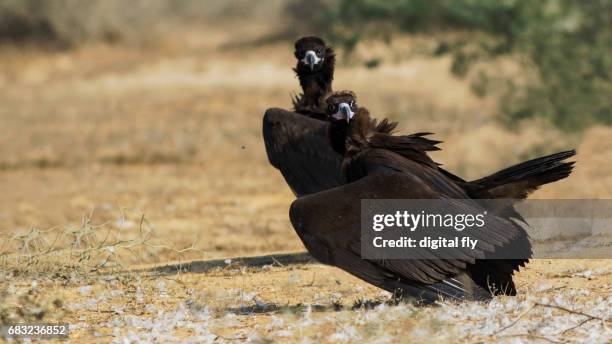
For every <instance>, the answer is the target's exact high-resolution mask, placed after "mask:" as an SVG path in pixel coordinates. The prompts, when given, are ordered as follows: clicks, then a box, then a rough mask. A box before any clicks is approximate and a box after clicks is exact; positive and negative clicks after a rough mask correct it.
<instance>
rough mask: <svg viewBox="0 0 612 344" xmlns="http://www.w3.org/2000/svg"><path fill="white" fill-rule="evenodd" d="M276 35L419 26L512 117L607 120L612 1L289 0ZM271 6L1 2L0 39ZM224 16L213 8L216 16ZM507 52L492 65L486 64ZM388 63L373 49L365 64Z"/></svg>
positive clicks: (97, 30) (145, 37)
mask: <svg viewBox="0 0 612 344" xmlns="http://www.w3.org/2000/svg"><path fill="white" fill-rule="evenodd" d="M272 3H273V4H274V6H276V7H282V9H281V10H282V11H283V12H284V13H285V17H286V21H287V23H286V27H285V28H284V29H283V30H282V31H283V32H279V35H278V37H294V36H295V35H297V34H302V33H316V34H320V35H323V36H324V37H326V38H329V39H330V40H332V41H333V42H334V43H335V44H337V45H339V46H341V47H342V48H343V50H344V52H345V53H347V54H348V55H349V56H350V54H351V53H352V52H353V51H354V50H355V49H356V47H357V46H358V45H359V44H363V42H364V40H372V39H374V40H382V41H384V42H389V41H390V39H391V37H392V36H393V35H394V34H398V33H404V34H405V33H408V34H412V35H427V36H429V37H433V38H434V39H435V42H436V43H435V44H434V45H429V46H427V47H426V48H423V47H420V48H419V49H420V50H419V52H420V53H425V54H429V55H433V56H440V55H451V56H452V58H453V63H452V67H451V72H452V73H453V74H454V75H456V76H457V77H459V78H468V80H469V81H470V83H471V86H472V90H473V91H474V92H475V94H477V95H479V96H483V97H484V96H496V97H498V98H499V99H500V102H499V109H498V115H499V116H498V118H500V119H501V120H502V121H503V122H505V123H506V124H508V125H509V126H510V127H512V126H515V125H516V124H517V123H518V122H520V121H521V120H523V119H526V118H543V119H546V120H548V121H551V122H552V123H554V124H555V125H556V126H558V127H559V128H561V129H563V130H566V131H580V130H582V129H584V128H585V127H588V126H590V125H592V124H595V123H600V124H612V96H611V95H612V79H611V77H612V75H611V74H612V1H610V0H587V1H573V0H541V1H532V0H500V1H489V0H387V1H376V0H293V1H288V2H283V1H275V2H272ZM269 10H270V6H269V4H267V5H266V6H259V5H258V3H257V2H250V1H241V0H239V1H231V2H226V1H193V0H186V1H181V0H134V1H130V2H129V3H126V2H125V1H121V0H89V1H80V0H48V1H45V0H0V42H2V43H4V44H7V43H8V44H31V43H35V44H38V45H43V46H46V47H49V48H59V49H69V48H71V47H74V46H76V45H79V44H82V43H84V42H90V41H106V42H111V43H112V42H118V41H129V40H133V41H137V42H139V43H143V42H144V43H147V42H148V41H150V40H154V39H155V37H157V35H159V34H163V32H164V29H165V28H166V27H167V26H169V25H176V24H185V25H189V24H191V23H194V22H197V21H213V20H218V18H227V17H228V16H245V17H247V16H250V17H252V16H254V15H255V16H256V15H259V16H265V15H266V11H269ZM220 13H222V14H223V15H222V16H220V15H219V14H220ZM508 58H511V59H512V61H513V63H515V64H516V68H517V71H516V72H513V73H509V74H506V75H500V74H499V73H497V71H496V70H493V71H491V70H490V69H487V68H486V66H487V65H486V62H490V61H492V60H500V59H508ZM380 63H384V61H382V60H380V59H378V58H374V59H371V60H368V61H365V63H364V64H365V66H366V67H368V68H375V67H377V66H378V65H379V64H380Z"/></svg>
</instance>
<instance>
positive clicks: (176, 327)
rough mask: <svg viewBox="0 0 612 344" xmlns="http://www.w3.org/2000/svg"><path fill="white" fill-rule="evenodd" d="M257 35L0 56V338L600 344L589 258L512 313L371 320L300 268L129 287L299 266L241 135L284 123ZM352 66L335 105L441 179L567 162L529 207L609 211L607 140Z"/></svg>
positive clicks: (529, 278)
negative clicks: (440, 172)
mask: <svg viewBox="0 0 612 344" xmlns="http://www.w3.org/2000/svg"><path fill="white" fill-rule="evenodd" d="M109 6H110V5H109ZM267 24H268V22H262V21H261V20H252V22H250V23H249V25H244V23H243V24H242V25H237V24H236V23H235V22H231V21H227V22H224V23H217V24H215V25H207V24H206V23H199V24H197V25H194V26H192V27H190V28H189V29H188V30H184V31H181V30H180V29H178V28H175V30H178V31H176V32H175V33H174V34H173V35H172V36H173V37H180V38H181V39H180V40H178V39H161V40H159V41H157V42H156V44H154V45H148V46H139V45H131V44H127V43H113V44H109V43H99V42H98V43H90V44H85V45H83V46H78V47H75V48H74V49H72V50H66V51H57V50H55V51H40V50H38V49H32V48H15V47H12V48H9V47H7V48H6V49H3V50H2V51H0V103H1V104H2V107H1V108H0V127H1V128H3V135H2V136H0V190H1V191H2V195H1V196H0V238H1V239H0V240H1V241H0V321H1V322H3V323H8V322H16V321H33V320H41V321H46V322H69V323H70V324H72V327H71V337H70V340H71V341H97V342H108V341H115V342H121V341H124V340H128V341H150V340H157V341H160V342H168V341H175V340H178V339H182V340H184V341H186V342H221V343H223V342H245V341H251V342H262V343H263V342H270V341H278V342H296V341H302V339H304V342H321V341H323V342H347V343H350V342H364V341H365V342H381V343H382V342H389V343H393V342H398V341H400V342H401V341H414V342H425V341H427V342H439V343H446V342H449V341H455V342H470V343H471V342H495V341H499V342H508V343H511V342H512V343H519V342H542V343H544V342H546V343H547V342H559V343H563V342H574V341H576V342H584V343H597V342H600V343H606V342H608V341H609V340H610V335H611V334H610V320H609V319H610V316H611V313H610V310H611V309H612V298H611V296H610V291H611V281H612V279H611V278H612V277H611V276H612V275H611V273H612V263H611V262H610V261H609V260H605V259H602V260H536V261H534V262H533V263H532V264H530V265H528V266H527V268H526V269H525V270H523V271H522V272H520V273H519V274H518V276H517V286H518V289H519V292H520V293H521V295H520V296H518V297H516V298H510V297H500V298H496V299H495V300H494V301H493V302H492V303H489V304H480V303H465V304H452V303H448V302H442V303H441V306H440V307H426V308H416V307H413V306H410V305H393V304H390V296H389V295H388V294H387V293H384V292H381V291H380V290H378V289H376V288H374V287H372V286H369V285H367V284H364V283H363V282H361V281H359V280H357V279H355V278H353V277H351V276H349V275H347V274H345V273H343V272H341V271H340V270H337V269H334V268H331V267H326V266H322V265H318V264H298V265H281V264H271V265H268V266H264V267H255V268H249V267H242V266H240V265H238V264H234V263H232V262H231V261H228V266H227V267H224V268H216V269H213V270H211V271H207V272H205V273H189V272H181V273H177V274H169V275H160V274H156V273H154V272H135V270H137V269H149V268H151V267H153V266H159V265H164V264H168V263H178V262H185V261H189V260H206V259H214V258H225V257H236V256H246V255H257V254H268V253H274V252H297V251H301V250H303V247H302V245H301V243H300V241H299V239H298V238H297V236H296V235H295V234H294V232H293V230H292V229H291V225H290V223H289V221H288V218H287V211H288V207H289V204H290V202H291V201H292V199H293V195H292V194H291V192H290V191H289V189H288V187H287V186H286V185H285V183H284V181H283V180H282V177H281V176H280V174H279V173H278V172H277V171H275V170H274V169H273V168H272V167H270V166H269V165H268V162H267V158H266V156H265V151H264V147H263V143H262V139H261V134H260V129H261V117H262V114H263V111H264V110H265V109H266V108H268V107H271V106H281V107H288V106H289V102H290V92H291V91H292V90H297V88H298V85H297V81H296V79H295V78H294V76H293V74H292V72H291V66H292V64H293V56H292V51H291V48H290V47H291V43H290V42H289V41H280V42H276V43H267V44H246V43H247V42H261V38H262V37H270V35H273V34H274V33H276V32H277V31H276V30H275V28H274V27H271V26H269V25H267ZM415 40H422V41H423V42H425V43H426V38H425V37H416V38H415V37H412V38H410V37H406V36H401V35H400V36H396V37H395V38H394V39H393V40H392V41H391V43H390V44H389V45H386V44H385V45H380V46H379V49H380V50H379V51H385V53H388V56H394V55H395V56H399V55H402V54H403V52H405V51H407V50H409V49H410V47H412V46H413V45H414V44H416V43H415ZM236 42H245V44H244V45H236V44H235V43H236ZM423 42H419V44H421V43H423ZM375 44H378V43H375ZM353 59H363V60H368V59H370V57H369V56H367V55H359V53H358V52H357V54H356V55H355V56H354V57H353ZM354 61H355V60H353V62H350V63H347V64H341V65H340V66H339V69H338V71H337V75H336V83H335V88H336V89H353V90H355V91H356V92H357V94H358V95H359V96H360V102H361V103H362V104H364V105H365V106H367V107H368V108H369V109H370V110H371V111H372V113H373V114H375V115H376V116H379V117H382V116H389V117H391V118H393V119H394V120H400V121H401V128H400V130H401V131H404V132H413V131H433V132H436V133H437V135H436V137H437V138H440V139H442V140H444V144H443V145H442V148H443V151H441V152H437V153H435V158H436V159H437V160H438V161H441V162H443V163H444V165H445V166H446V167H447V168H449V169H450V170H452V171H456V172H457V173H459V174H460V175H462V176H465V177H466V178H474V177H477V176H480V175H482V174H484V173H487V172H491V171H493V170H495V169H497V168H500V167H503V166H505V165H508V164H511V163H514V162H517V161H519V160H522V159H525V158H529V157H533V156H535V155H538V154H544V153H550V152H552V151H556V150H558V149H564V148H569V147H577V149H578V156H577V160H578V164H577V168H576V171H575V174H573V175H572V176H571V177H570V178H568V179H567V180H564V181H562V182H559V183H556V184H554V185H553V186H548V187H545V188H544V189H543V190H541V191H538V193H536V197H538V198H609V197H611V196H612V174H611V173H610V172H612V162H611V161H612V148H611V147H610V145H609V144H607V143H609V142H610V137H611V136H612V129H610V128H608V127H604V126H598V127H592V128H590V129H588V130H587V131H585V132H584V133H583V134H572V135H568V134H564V133H562V132H560V131H559V130H558V129H556V128H554V127H553V126H551V125H549V124H545V123H540V122H537V121H533V122H528V123H525V125H524V126H523V127H521V128H519V129H517V130H514V131H510V130H508V129H506V128H503V127H501V126H500V125H499V124H498V122H497V121H496V120H495V119H494V118H493V116H492V115H491V114H492V113H493V112H494V110H495V108H496V106H497V103H496V102H495V101H494V100H492V99H481V98H478V97H476V96H475V95H474V94H473V93H472V92H471V90H470V85H469V84H468V83H467V82H464V81H461V80H457V79H455V78H453V77H452V76H450V75H449V74H448V70H449V66H450V63H451V60H450V58H447V57H444V58H436V59H432V58H426V57H422V56H418V55H417V56H412V57H410V58H402V59H399V58H398V59H397V60H392V62H387V63H385V64H382V65H381V66H379V67H378V68H375V69H368V68H363V67H361V64H360V63H354ZM467 133H469V135H468V134H467Z"/></svg>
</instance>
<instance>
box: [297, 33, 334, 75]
mask: <svg viewBox="0 0 612 344" xmlns="http://www.w3.org/2000/svg"><path fill="white" fill-rule="evenodd" d="M330 53H331V54H333V51H332V50H331V48H329V47H327V46H325V41H323V40H322V39H321V38H319V37H316V36H307V37H302V38H300V39H298V40H297V41H296V42H295V53H294V54H295V58H296V59H297V60H298V62H297V67H298V69H302V70H307V71H310V72H316V71H318V70H320V69H321V67H322V65H323V64H324V63H325V62H326V59H327V58H328V57H329V56H328V55H329V54H330Z"/></svg>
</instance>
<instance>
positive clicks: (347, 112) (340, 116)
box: [332, 103, 355, 123]
mask: <svg viewBox="0 0 612 344" xmlns="http://www.w3.org/2000/svg"><path fill="white" fill-rule="evenodd" d="M353 116H355V113H354V112H353V111H351V107H350V106H349V105H348V104H347V103H340V105H338V112H336V113H335V114H334V115H333V116H332V117H333V118H335V119H337V120H346V122H347V123H348V122H350V121H351V119H352V118H353Z"/></svg>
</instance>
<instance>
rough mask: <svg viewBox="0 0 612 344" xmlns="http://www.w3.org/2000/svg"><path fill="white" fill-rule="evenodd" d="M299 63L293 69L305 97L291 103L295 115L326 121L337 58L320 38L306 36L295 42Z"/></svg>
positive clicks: (301, 95)
mask: <svg viewBox="0 0 612 344" xmlns="http://www.w3.org/2000/svg"><path fill="white" fill-rule="evenodd" d="M294 55H295V58H296V59H297V63H296V66H295V68H294V69H293V70H294V71H295V73H296V75H297V77H298V79H299V80H300V86H301V87H302V93H301V94H300V95H298V96H295V97H294V98H293V99H292V103H293V108H294V110H295V112H297V113H301V114H303V115H307V116H310V117H314V118H318V119H325V104H324V102H325V98H326V97H327V96H328V95H329V94H330V93H331V92H332V81H333V79H334V66H335V63H336V55H335V53H334V49H333V48H331V47H329V46H327V45H326V44H325V41H323V39H321V38H319V37H315V36H307V37H302V38H300V39H298V40H297V41H296V42H295V52H294Z"/></svg>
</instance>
